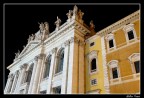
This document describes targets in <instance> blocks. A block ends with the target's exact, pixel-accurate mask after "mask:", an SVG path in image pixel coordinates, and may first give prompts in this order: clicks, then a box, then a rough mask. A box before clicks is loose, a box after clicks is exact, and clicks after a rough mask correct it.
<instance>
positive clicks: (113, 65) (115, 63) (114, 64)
mask: <svg viewBox="0 0 144 98" xmlns="http://www.w3.org/2000/svg"><path fill="white" fill-rule="evenodd" d="M107 65H108V67H109V69H110V70H109V71H110V79H112V80H114V79H118V78H120V77H121V75H120V68H119V66H118V60H111V61H109V63H108V64H107ZM112 68H117V74H118V77H117V78H113V72H112Z"/></svg>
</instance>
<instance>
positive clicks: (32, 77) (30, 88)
mask: <svg viewBox="0 0 144 98" xmlns="http://www.w3.org/2000/svg"><path fill="white" fill-rule="evenodd" d="M34 60H35V62H34V66H33V71H32V76H31V81H30V85H29V89H28V94H31V90H32V87H33V82H34V77H35V72H36V67H37V62H38V57H37V56H36V57H35V58H34Z"/></svg>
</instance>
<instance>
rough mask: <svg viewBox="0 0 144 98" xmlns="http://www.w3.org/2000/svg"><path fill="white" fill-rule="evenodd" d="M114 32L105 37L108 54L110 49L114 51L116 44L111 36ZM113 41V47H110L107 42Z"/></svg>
mask: <svg viewBox="0 0 144 98" xmlns="http://www.w3.org/2000/svg"><path fill="white" fill-rule="evenodd" d="M113 32H114V31H112V32H111V33H110V34H107V36H106V37H105V39H106V43H107V51H108V52H109V51H110V50H112V49H116V42H115V37H114V34H113ZM110 40H113V47H110V44H109V41H110Z"/></svg>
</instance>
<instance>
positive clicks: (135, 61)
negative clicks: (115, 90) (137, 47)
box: [128, 53, 140, 74]
mask: <svg viewBox="0 0 144 98" xmlns="http://www.w3.org/2000/svg"><path fill="white" fill-rule="evenodd" d="M128 58H129V60H130V63H131V66H132V72H133V74H136V73H139V72H140V54H139V53H133V54H132V55H130V56H129V57H128Z"/></svg>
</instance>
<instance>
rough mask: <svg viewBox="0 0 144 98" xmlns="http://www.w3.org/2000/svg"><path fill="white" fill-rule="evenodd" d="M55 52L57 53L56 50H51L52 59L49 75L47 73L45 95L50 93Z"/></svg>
mask: <svg viewBox="0 0 144 98" xmlns="http://www.w3.org/2000/svg"><path fill="white" fill-rule="evenodd" d="M56 51H57V48H54V49H53V50H52V59H51V66H50V73H49V78H48V88H47V94H50V93H51V88H52V78H53V72H54V66H55V60H56Z"/></svg>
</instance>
